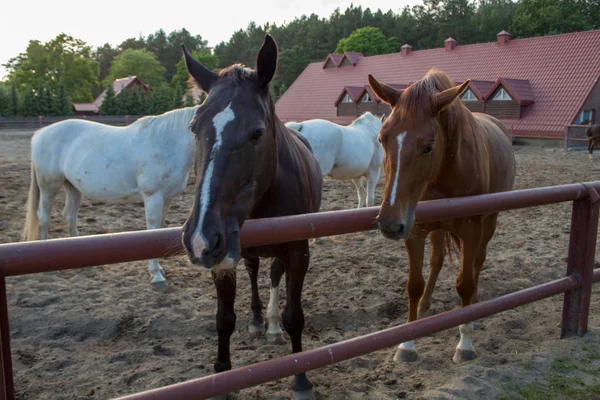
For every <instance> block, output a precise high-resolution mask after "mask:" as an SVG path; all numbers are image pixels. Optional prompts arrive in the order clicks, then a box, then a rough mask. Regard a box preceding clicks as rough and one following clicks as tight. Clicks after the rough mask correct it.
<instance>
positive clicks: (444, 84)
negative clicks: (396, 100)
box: [398, 68, 471, 131]
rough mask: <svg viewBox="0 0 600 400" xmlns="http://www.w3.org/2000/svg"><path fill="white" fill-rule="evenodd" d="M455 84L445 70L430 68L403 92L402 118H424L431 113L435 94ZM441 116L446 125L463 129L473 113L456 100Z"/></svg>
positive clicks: (401, 101) (400, 109) (401, 102)
mask: <svg viewBox="0 0 600 400" xmlns="http://www.w3.org/2000/svg"><path fill="white" fill-rule="evenodd" d="M454 85H455V84H454V82H452V80H451V79H450V77H449V76H448V75H447V74H446V73H445V72H443V71H440V70H437V69H435V68H432V69H430V70H429V71H428V72H427V74H425V76H424V77H423V78H422V79H420V80H418V81H417V82H415V83H413V84H412V85H410V86H409V87H408V88H407V89H406V90H404V92H403V93H402V97H401V99H400V104H399V107H398V111H400V115H401V117H402V119H404V120H418V119H420V120H422V119H424V118H426V117H427V116H428V115H431V113H432V106H433V103H432V99H433V96H434V95H435V94H436V93H439V92H442V91H444V90H446V89H450V88H451V87H453V86H454ZM440 118H441V119H442V120H443V121H444V125H446V126H451V127H454V128H455V129H457V130H459V131H463V129H460V128H461V127H462V126H465V125H466V124H469V123H470V119H471V113H470V111H469V110H468V109H467V108H466V107H465V106H463V105H462V104H461V102H460V101H454V102H452V103H451V104H450V105H449V106H447V107H446V108H445V109H444V110H442V112H441V113H440Z"/></svg>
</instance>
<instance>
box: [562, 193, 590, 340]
mask: <svg viewBox="0 0 600 400" xmlns="http://www.w3.org/2000/svg"><path fill="white" fill-rule="evenodd" d="M588 192H589V193H590V198H587V199H584V200H576V201H574V202H573V214H572V215H571V237H570V240H569V255H568V261H567V275H573V276H575V277H577V278H578V279H579V280H580V282H581V286H579V287H578V288H576V289H574V290H572V291H569V292H565V295H564V301H563V312H562V328H561V334H560V336H561V338H562V337H565V336H572V335H575V334H576V335H578V336H583V335H584V334H585V333H586V331H587V323H588V314H589V310H590V296H591V293H592V278H593V274H594V259H595V255H596V234H597V232H598V200H599V198H598V193H597V192H596V190H595V189H593V188H591V187H588Z"/></svg>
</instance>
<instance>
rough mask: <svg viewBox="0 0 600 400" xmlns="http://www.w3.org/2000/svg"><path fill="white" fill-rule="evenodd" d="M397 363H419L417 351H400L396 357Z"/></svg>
mask: <svg viewBox="0 0 600 400" xmlns="http://www.w3.org/2000/svg"><path fill="white" fill-rule="evenodd" d="M394 361H396V362H415V361H417V351H416V350H408V349H398V350H397V351H396V354H395V355H394Z"/></svg>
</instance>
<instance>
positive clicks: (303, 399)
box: [292, 389, 315, 400]
mask: <svg viewBox="0 0 600 400" xmlns="http://www.w3.org/2000/svg"><path fill="white" fill-rule="evenodd" d="M292 393H293V394H294V395H293V396H292V398H293V399H294V400H315V393H314V392H313V390H312V389H308V390H302V391H297V390H292Z"/></svg>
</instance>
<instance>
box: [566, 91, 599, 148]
mask: <svg viewBox="0 0 600 400" xmlns="http://www.w3.org/2000/svg"><path fill="white" fill-rule="evenodd" d="M582 110H594V113H593V118H594V121H593V123H594V124H600V80H598V81H597V82H596V86H594V88H593V89H592V92H591V93H590V96H589V97H588V99H587V101H586V102H585V104H584V105H583V107H582V108H581V110H579V111H580V112H581V111H582ZM577 117H579V113H578V114H577V115H576V116H575V118H574V120H573V121H571V122H572V123H575V121H576V120H577ZM569 139H585V128H569ZM587 145H588V142H587V141H580V140H569V148H580V147H585V148H587Z"/></svg>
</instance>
